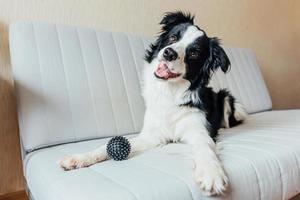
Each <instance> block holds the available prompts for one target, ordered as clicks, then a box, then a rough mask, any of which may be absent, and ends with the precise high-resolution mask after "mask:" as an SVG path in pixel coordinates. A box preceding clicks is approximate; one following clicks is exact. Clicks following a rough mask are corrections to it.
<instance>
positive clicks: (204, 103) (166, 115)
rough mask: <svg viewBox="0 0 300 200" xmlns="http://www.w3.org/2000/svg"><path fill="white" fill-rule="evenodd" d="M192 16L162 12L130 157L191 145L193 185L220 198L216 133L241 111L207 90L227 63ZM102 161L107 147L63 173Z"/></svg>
mask: <svg viewBox="0 0 300 200" xmlns="http://www.w3.org/2000/svg"><path fill="white" fill-rule="evenodd" d="M193 19H194V17H192V16H191V15H190V14H185V13H182V12H174V13H167V14H166V15H165V16H164V18H163V19H162V21H161V22H160V24H161V25H162V31H161V34H160V35H159V37H158V38H157V40H156V41H155V42H154V43H153V44H151V45H150V47H149V49H148V50H147V52H146V56H145V60H146V64H145V67H144V79H143V97H144V99H145V103H146V113H145V118H144V126H143V129H142V131H141V133H140V134H139V136H137V137H136V138H132V139H130V143H131V153H134V152H141V151H144V150H147V149H150V148H154V147H156V146H159V145H165V144H167V143H169V142H181V143H185V144H187V145H190V146H191V148H192V153H193V159H194V162H195V172H194V173H195V180H196V182H198V184H199V187H200V188H201V189H202V190H203V191H204V193H205V194H206V195H214V194H222V193H223V192H224V191H225V189H226V187H227V185H228V178H227V176H226V173H225V172H224V170H223V167H222V164H221V162H220V161H219V159H218V156H217V155H216V144H215V142H214V139H215V137H216V136H217V133H218V129H220V128H221V127H224V128H227V127H231V126H234V125H237V124H239V123H241V122H242V121H243V120H244V119H245V117H246V112H245V110H244V109H243V107H242V106H241V105H240V104H238V103H237V102H236V101H235V99H234V97H233V96H232V95H231V94H230V93H229V92H228V91H226V90H220V91H219V92H217V93H216V92H214V91H213V90H212V89H211V88H209V87H207V85H208V83H209V80H210V77H211V75H212V74H213V72H214V71H216V70H218V69H219V68H220V69H221V70H222V71H223V72H224V73H225V72H227V71H228V69H229V66H230V61H229V59H228V57H227V55H226V53H225V51H224V50H223V49H222V47H221V46H220V45H219V40H218V39H217V38H210V37H208V36H207V35H206V33H205V32H204V31H203V30H201V29H200V28H199V27H198V26H196V25H194V22H193V21H194V20H193ZM106 159H107V154H106V146H105V145H104V146H102V147H99V148H98V149H96V150H94V151H92V152H88V153H85V154H77V155H73V156H70V157H67V158H65V159H63V160H62V161H61V162H60V165H61V166H62V167H63V168H64V169H66V170H70V169H75V168H81V167H87V166H90V165H92V164H95V163H97V162H101V161H104V160H106Z"/></svg>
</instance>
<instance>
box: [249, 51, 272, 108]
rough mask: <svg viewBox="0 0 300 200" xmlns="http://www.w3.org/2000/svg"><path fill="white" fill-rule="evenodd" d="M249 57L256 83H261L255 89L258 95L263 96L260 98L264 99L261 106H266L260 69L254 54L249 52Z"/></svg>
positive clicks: (266, 98) (264, 89)
mask: <svg viewBox="0 0 300 200" xmlns="http://www.w3.org/2000/svg"><path fill="white" fill-rule="evenodd" d="M249 56H251V57H252V59H251V60H252V66H253V71H254V76H255V78H256V79H257V81H258V82H260V83H261V84H260V85H261V87H260V88H257V89H258V94H261V93H262V94H263V97H262V98H264V99H263V100H264V105H262V106H266V105H267V104H268V97H267V94H266V91H267V88H266V85H265V82H264V80H263V77H262V75H261V72H260V68H259V66H258V63H257V59H256V57H255V54H254V53H253V52H251V55H249ZM254 67H255V68H254ZM261 109H262V110H263V109H265V108H261Z"/></svg>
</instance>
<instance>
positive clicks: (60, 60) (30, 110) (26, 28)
mask: <svg viewBox="0 0 300 200" xmlns="http://www.w3.org/2000/svg"><path fill="white" fill-rule="evenodd" d="M9 36H10V37H9V39H10V51H11V62H12V68H13V75H14V80H15V88H16V96H17V104H18V115H19V127H20V135H21V140H22V145H23V147H24V149H25V151H26V152H30V151H32V150H34V149H38V148H41V147H46V146H50V145H55V144H61V143H68V142H73V141H81V140H86V139H92V138H103V137H108V136H114V135H124V134H129V133H137V132H139V131H140V130H141V128H142V123H143V116H144V110H145V107H144V103H143V99H142V97H141V95H140V80H141V77H142V76H141V71H142V67H143V55H144V50H145V48H147V46H148V45H149V43H150V40H149V39H146V38H142V37H137V36H132V35H128V34H124V33H112V32H108V31H99V30H94V29H88V28H79V27H73V26H64V25H54V24H48V23H36V22H35V23H32V22H18V23H14V24H12V25H11V26H10V33H9ZM226 51H227V53H228V54H229V57H230V59H231V62H232V69H231V72H229V73H228V75H226V76H224V75H222V74H221V73H217V75H216V76H214V79H215V80H214V81H213V83H212V85H214V86H215V87H216V88H217V87H228V88H229V89H230V90H232V93H233V94H234V95H236V97H237V99H238V100H239V101H241V102H242V103H244V104H245V106H246V108H247V110H248V111H249V112H260V111H264V110H268V109H270V108H271V101H270V97H269V94H268V91H267V89H266V86H265V83H264V81H263V79H262V76H261V73H260V70H259V67H258V65H257V62H256V59H255V56H254V54H253V53H252V52H250V51H249V50H245V49H237V48H226Z"/></svg>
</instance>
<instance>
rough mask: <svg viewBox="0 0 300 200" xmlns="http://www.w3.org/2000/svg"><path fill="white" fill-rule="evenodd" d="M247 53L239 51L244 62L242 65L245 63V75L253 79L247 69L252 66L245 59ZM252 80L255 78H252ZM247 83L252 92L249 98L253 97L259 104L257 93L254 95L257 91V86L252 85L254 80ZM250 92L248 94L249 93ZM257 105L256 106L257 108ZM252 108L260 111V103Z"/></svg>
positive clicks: (243, 50) (249, 70)
mask: <svg viewBox="0 0 300 200" xmlns="http://www.w3.org/2000/svg"><path fill="white" fill-rule="evenodd" d="M247 56H248V55H247V51H246V50H245V49H242V51H241V57H242V58H243V61H244V63H245V65H246V66H248V67H246V71H247V72H246V73H247V74H248V75H249V76H250V77H251V78H252V79H253V76H252V75H254V74H251V69H249V68H251V67H252V66H251V63H250V62H249V61H248V59H247ZM254 78H255V76H254ZM248 83H249V87H250V88H251V91H252V93H253V94H252V95H251V93H249V95H250V96H251V97H253V98H255V99H256V101H255V102H260V101H259V100H260V99H259V93H258V94H257V95H256V94H255V91H257V90H256V89H257V88H256V85H257V83H254V80H250V81H248ZM251 91H250V92H251ZM251 102H253V101H251ZM257 105H258V106H257ZM254 107H256V109H255V110H259V109H260V103H259V104H254Z"/></svg>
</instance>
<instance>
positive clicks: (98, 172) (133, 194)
mask: <svg viewBox="0 0 300 200" xmlns="http://www.w3.org/2000/svg"><path fill="white" fill-rule="evenodd" d="M89 170H91V171H93V172H95V173H96V174H100V175H101V176H102V177H104V178H106V179H108V180H110V181H111V182H113V183H115V184H116V185H119V186H121V188H124V189H125V190H126V191H128V192H129V193H130V194H132V196H133V197H134V198H135V199H136V200H138V199H139V198H138V196H136V194H135V193H134V192H132V191H131V190H129V189H128V188H127V187H125V186H124V185H122V184H120V183H118V182H117V181H115V180H114V179H113V178H111V177H109V176H105V175H104V174H103V173H101V172H100V171H97V170H95V169H93V167H90V168H89Z"/></svg>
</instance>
